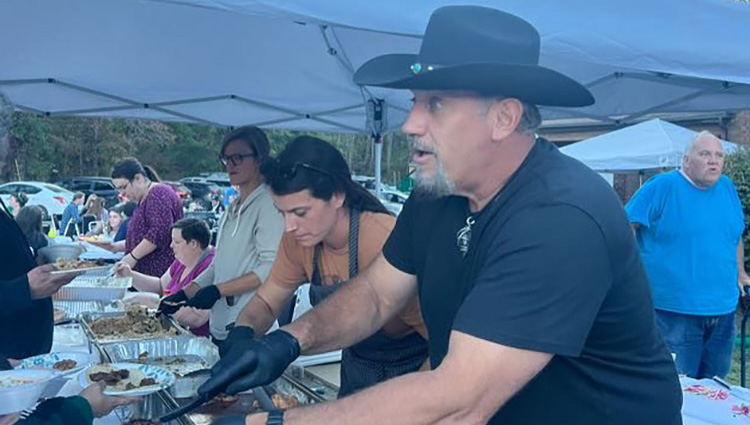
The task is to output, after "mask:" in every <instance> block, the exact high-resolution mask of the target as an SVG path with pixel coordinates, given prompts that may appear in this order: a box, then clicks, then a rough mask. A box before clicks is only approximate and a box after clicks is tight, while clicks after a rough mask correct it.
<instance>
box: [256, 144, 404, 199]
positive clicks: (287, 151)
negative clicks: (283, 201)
mask: <svg viewBox="0 0 750 425" xmlns="http://www.w3.org/2000/svg"><path fill="white" fill-rule="evenodd" d="M261 173H262V174H263V177H264V179H265V181H266V184H268V186H269V187H270V188H271V190H272V191H273V193H274V194H276V195H282V196H283V195H289V194H292V193H297V192H300V191H303V190H305V189H308V190H309V191H310V193H311V194H312V196H313V197H314V198H318V199H322V200H324V201H328V200H330V199H331V197H332V196H333V194H334V193H343V194H344V195H345V196H346V201H345V204H346V205H347V206H348V207H350V208H355V209H358V210H360V211H372V212H379V213H385V214H390V212H389V211H388V210H387V209H386V208H385V207H384V206H383V204H382V203H381V202H380V201H379V200H378V199H377V198H376V197H375V196H373V195H372V194H371V193H370V192H368V191H367V189H365V188H364V187H362V186H360V185H359V184H357V183H355V182H354V181H353V180H352V176H351V173H350V172H349V165H347V163H346V160H344V157H343V156H342V155H341V152H339V151H338V149H336V148H335V147H334V146H333V145H331V144H330V143H328V142H326V141H324V140H321V139H318V138H317V137H312V136H300V137H297V138H296V139H294V140H292V141H291V142H290V143H289V144H288V145H286V147H285V148H284V151H283V152H281V153H280V154H279V156H278V157H277V158H276V159H272V158H269V159H267V160H266V161H264V162H263V164H262V166H261Z"/></svg>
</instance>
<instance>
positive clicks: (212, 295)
mask: <svg viewBox="0 0 750 425" xmlns="http://www.w3.org/2000/svg"><path fill="white" fill-rule="evenodd" d="M219 298H221V293H220V292H219V287H218V286H216V285H211V286H206V287H205V288H201V290H200V291H198V292H197V293H196V294H195V296H193V298H190V299H189V300H188V302H187V304H186V305H187V306H188V307H195V308H199V309H201V310H208V309H210V308H211V307H213V306H214V304H216V301H219Z"/></svg>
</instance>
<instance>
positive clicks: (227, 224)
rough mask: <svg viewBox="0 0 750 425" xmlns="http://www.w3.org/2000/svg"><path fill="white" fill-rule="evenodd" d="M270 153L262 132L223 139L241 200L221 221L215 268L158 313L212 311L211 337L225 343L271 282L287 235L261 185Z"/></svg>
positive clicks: (255, 130)
mask: <svg viewBox="0 0 750 425" xmlns="http://www.w3.org/2000/svg"><path fill="white" fill-rule="evenodd" d="M270 151H271V147H270V145H269V143H268V138H267V137H266V134H265V133H264V132H263V130H261V129H260V128H258V127H252V126H247V127H240V128H238V129H235V130H234V131H232V132H230V133H229V134H227V135H226V136H225V137H224V141H223V143H222V146H221V154H220V160H221V162H222V163H223V164H224V166H225V167H226V169H227V172H228V173H229V180H230V182H231V183H232V185H233V186H237V187H239V196H237V198H236V199H235V200H234V202H232V204H231V205H230V206H229V208H228V209H227V210H226V211H225V212H224V214H223V215H222V217H221V219H220V220H219V229H218V236H217V240H216V254H215V257H214V262H213V263H212V264H211V266H210V267H209V268H208V269H206V270H205V271H204V272H203V273H201V274H200V275H199V276H198V277H197V278H196V279H195V280H194V281H193V283H191V284H190V285H188V286H187V287H185V288H184V289H182V290H180V291H178V292H177V293H175V294H173V295H170V296H168V297H166V298H164V300H162V302H161V304H160V305H159V311H161V312H163V313H166V314H174V312H176V311H177V310H179V309H180V307H183V306H189V307H195V308H198V309H209V308H210V309H211V319H210V321H209V323H210V325H211V335H212V336H213V339H214V342H216V343H217V345H219V348H220V349H222V343H223V341H224V339H225V338H226V337H227V334H228V332H229V330H230V329H231V328H232V327H233V326H234V322H235V320H236V319H237V315H239V313H240V311H242V308H243V307H244V306H245V305H246V304H247V302H248V301H249V300H250V299H251V298H252V297H253V295H254V294H255V290H256V289H257V288H258V287H259V286H260V284H261V283H262V282H263V281H264V280H265V279H266V278H267V277H268V273H269V272H270V270H271V266H272V265H273V261H274V259H275V258H276V250H277V248H278V246H279V241H280V240H281V235H282V233H283V232H284V223H283V220H282V217H281V214H279V212H278V211H276V208H275V207H274V206H273V200H272V199H271V194H270V192H269V190H268V187H267V186H266V185H265V184H264V183H263V179H262V176H261V174H260V164H261V163H262V162H263V160H265V159H266V158H267V157H268V155H269V153H270Z"/></svg>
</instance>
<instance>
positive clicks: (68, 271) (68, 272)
mask: <svg viewBox="0 0 750 425" xmlns="http://www.w3.org/2000/svg"><path fill="white" fill-rule="evenodd" d="M110 268H112V265H108V266H95V267H84V268H82V269H72V270H55V271H51V272H49V274H78V273H88V272H93V271H99V270H109V269H110Z"/></svg>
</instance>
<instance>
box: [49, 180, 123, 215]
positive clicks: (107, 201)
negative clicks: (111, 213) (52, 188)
mask: <svg viewBox="0 0 750 425" xmlns="http://www.w3.org/2000/svg"><path fill="white" fill-rule="evenodd" d="M58 184H59V185H60V186H62V187H64V188H66V189H68V190H70V191H72V192H83V193H85V194H86V196H87V197H88V196H89V195H91V194H92V193H93V194H95V195H96V196H98V197H100V198H103V199H104V206H105V207H106V208H110V207H111V206H113V205H115V204H116V203H118V202H119V199H118V192H117V189H116V188H115V185H114V184H113V183H112V180H111V179H109V178H107V177H72V178H69V179H65V180H61V181H60V182H58Z"/></svg>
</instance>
